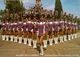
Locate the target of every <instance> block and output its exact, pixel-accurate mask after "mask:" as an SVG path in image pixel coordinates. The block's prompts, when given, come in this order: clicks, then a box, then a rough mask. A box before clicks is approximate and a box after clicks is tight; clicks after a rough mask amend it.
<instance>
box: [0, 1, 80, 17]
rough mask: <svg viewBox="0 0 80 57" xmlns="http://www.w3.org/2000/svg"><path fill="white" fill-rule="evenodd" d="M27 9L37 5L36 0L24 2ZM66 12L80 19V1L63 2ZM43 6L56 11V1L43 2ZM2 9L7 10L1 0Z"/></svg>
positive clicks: (0, 7)
mask: <svg viewBox="0 0 80 57" xmlns="http://www.w3.org/2000/svg"><path fill="white" fill-rule="evenodd" d="M22 1H23V4H24V7H25V8H30V7H33V6H34V5H35V0H22ZM61 3H62V6H63V10H64V12H67V14H69V13H71V14H73V15H74V16H78V17H80V0H61ZM42 6H43V7H44V8H45V9H48V10H54V7H55V0H42ZM0 9H5V3H4V0H0Z"/></svg>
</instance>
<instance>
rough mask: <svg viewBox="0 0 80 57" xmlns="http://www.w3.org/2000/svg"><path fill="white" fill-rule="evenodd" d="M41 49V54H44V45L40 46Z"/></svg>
mask: <svg viewBox="0 0 80 57" xmlns="http://www.w3.org/2000/svg"><path fill="white" fill-rule="evenodd" d="M40 50H41V52H40V55H44V50H43V46H40Z"/></svg>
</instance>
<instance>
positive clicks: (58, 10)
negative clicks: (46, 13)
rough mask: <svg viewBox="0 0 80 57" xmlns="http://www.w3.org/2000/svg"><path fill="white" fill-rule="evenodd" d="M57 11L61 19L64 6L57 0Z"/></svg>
mask: <svg viewBox="0 0 80 57" xmlns="http://www.w3.org/2000/svg"><path fill="white" fill-rule="evenodd" d="M55 11H57V12H58V16H57V18H60V16H61V12H62V11H63V9H62V4H61V1H60V0H56V2H55Z"/></svg>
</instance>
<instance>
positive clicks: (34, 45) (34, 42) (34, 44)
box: [33, 40, 37, 48]
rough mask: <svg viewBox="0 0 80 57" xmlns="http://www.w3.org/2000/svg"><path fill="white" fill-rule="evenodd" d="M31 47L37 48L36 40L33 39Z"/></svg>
mask: <svg viewBox="0 0 80 57" xmlns="http://www.w3.org/2000/svg"><path fill="white" fill-rule="evenodd" d="M33 48H37V40H33Z"/></svg>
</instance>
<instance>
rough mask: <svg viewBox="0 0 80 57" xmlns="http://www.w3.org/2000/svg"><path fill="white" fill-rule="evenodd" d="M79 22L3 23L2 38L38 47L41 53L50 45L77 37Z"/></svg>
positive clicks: (28, 21) (27, 21)
mask: <svg viewBox="0 0 80 57" xmlns="http://www.w3.org/2000/svg"><path fill="white" fill-rule="evenodd" d="M76 30H77V23H71V22H67V21H63V20H60V21H53V20H51V21H31V20H26V21H19V22H16V21H15V22H4V23H2V28H1V31H2V40H6V41H13V42H18V43H24V44H27V45H28V46H32V47H33V48H37V49H38V51H39V52H40V55H43V54H44V51H43V50H44V49H45V48H47V46H48V45H50V46H51V45H53V44H58V43H62V42H64V41H67V40H71V39H74V38H77V34H76Z"/></svg>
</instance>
